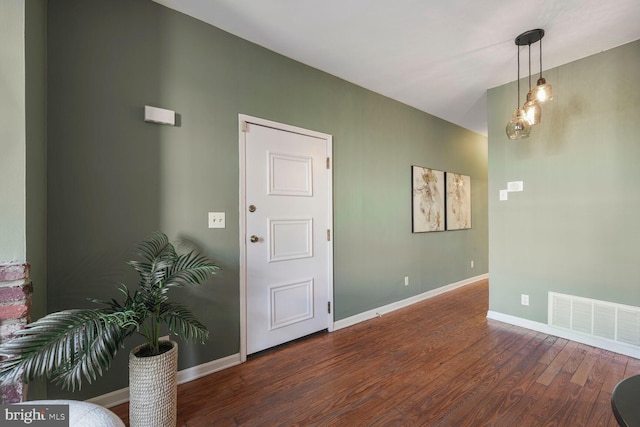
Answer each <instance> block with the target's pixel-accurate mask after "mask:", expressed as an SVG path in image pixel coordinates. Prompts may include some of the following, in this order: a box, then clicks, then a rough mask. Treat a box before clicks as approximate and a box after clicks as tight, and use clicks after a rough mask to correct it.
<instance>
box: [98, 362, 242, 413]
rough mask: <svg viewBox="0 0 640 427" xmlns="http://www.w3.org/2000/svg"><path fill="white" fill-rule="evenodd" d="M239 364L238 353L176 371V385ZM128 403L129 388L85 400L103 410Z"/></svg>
mask: <svg viewBox="0 0 640 427" xmlns="http://www.w3.org/2000/svg"><path fill="white" fill-rule="evenodd" d="M240 363H241V362H240V353H237V354H232V355H231V356H227V357H223V358H222V359H216V360H212V361H211V362H207V363H203V364H201V365H197V366H193V367H191V368H187V369H183V370H182V371H178V384H183V383H187V382H189V381H193V380H195V379H198V378H200V377H204V376H205V375H209V374H213V373H214V372H218V371H221V370H223V369H227V368H230V367H232V366H235V365H239V364H240ZM128 401H129V387H126V388H122V389H120V390H115V391H112V392H110V393H107V394H103V395H101V396H96V397H94V398H91V399H88V400H87V402H90V403H95V404H96V405H100V406H104V407H105V408H111V407H113V406H117V405H120V404H122V403H126V402H128Z"/></svg>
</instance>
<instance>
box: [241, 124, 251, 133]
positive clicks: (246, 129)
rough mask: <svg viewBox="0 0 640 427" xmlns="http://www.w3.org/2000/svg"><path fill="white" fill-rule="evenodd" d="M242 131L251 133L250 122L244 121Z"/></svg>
mask: <svg viewBox="0 0 640 427" xmlns="http://www.w3.org/2000/svg"><path fill="white" fill-rule="evenodd" d="M242 132H246V133H249V123H247V122H242Z"/></svg>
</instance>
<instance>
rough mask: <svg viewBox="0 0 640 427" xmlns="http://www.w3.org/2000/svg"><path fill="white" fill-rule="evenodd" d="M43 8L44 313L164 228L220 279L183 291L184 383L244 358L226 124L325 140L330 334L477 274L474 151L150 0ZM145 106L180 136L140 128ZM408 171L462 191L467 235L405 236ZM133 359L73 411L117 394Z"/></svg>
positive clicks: (483, 256)
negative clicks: (435, 174) (196, 321)
mask: <svg viewBox="0 0 640 427" xmlns="http://www.w3.org/2000/svg"><path fill="white" fill-rule="evenodd" d="M48 8H49V15H48V40H47V41H48V54H49V55H48V82H47V83H48V117H47V118H48V133H47V136H48V141H47V144H48V170H47V174H48V206H47V207H48V212H47V219H48V230H49V233H48V249H47V255H48V279H49V281H48V283H49V294H48V302H49V309H50V310H58V309H62V308H69V307H78V306H81V305H86V304H87V303H86V301H85V297H87V296H93V297H97V298H107V297H110V296H113V295H114V292H115V283H117V282H118V281H126V282H128V283H132V284H134V283H135V276H134V275H132V274H131V273H130V272H129V271H128V269H127V267H126V266H125V264H124V262H125V260H126V259H128V256H129V252H130V250H131V248H132V247H133V246H134V245H135V244H136V243H137V242H139V241H140V240H141V239H143V238H144V237H145V236H146V235H148V234H149V233H151V232H152V231H153V230H156V229H161V230H163V231H165V232H167V234H168V235H169V236H170V237H171V238H188V239H190V240H193V241H195V242H196V243H197V244H199V245H200V246H201V248H202V249H203V251H204V252H206V253H207V254H209V255H210V256H211V257H212V258H214V259H215V260H216V261H217V262H218V263H219V264H220V265H221V266H222V267H223V269H224V270H223V273H222V274H221V275H219V276H218V277H216V278H214V279H213V280H211V281H210V283H207V284H206V285H205V286H204V287H202V288H199V289H195V290H190V291H188V292H184V293H182V294H181V295H182V296H181V297H180V299H181V300H182V301H184V302H187V303H188V304H189V305H191V306H192V308H193V310H194V311H195V312H196V314H197V315H198V317H199V318H201V320H202V321H203V322H204V323H205V324H206V325H207V326H208V327H209V329H210V330H211V338H210V340H209V342H208V343H207V344H206V345H187V344H181V348H180V361H179V364H180V369H183V368H186V367H190V366H194V365H197V364H200V363H204V362H207V361H210V360H214V359H217V358H220V357H223V356H227V355H230V354H235V353H237V352H238V351H239V334H240V331H239V292H238V287H239V273H238V268H239V244H238V235H239V230H238V205H239V199H238V174H239V170H238V163H239V160H238V123H237V120H238V113H244V114H249V115H253V116H257V117H262V118H266V119H270V120H275V121H279V122H284V123H288V124H291V125H295V126H300V127H304V128H308V129H312V130H316V131H320V132H325V133H329V134H332V135H333V136H334V145H333V148H334V237H335V240H334V256H335V259H334V263H335V274H334V280H335V318H336V320H340V319H344V318H346V317H349V316H352V315H355V314H358V313H361V312H362V311H365V310H368V309H372V308H376V307H379V306H381V305H384V304H388V303H391V302H395V301H398V300H400V299H403V298H407V297H410V296H413V295H416V294H419V293H422V292H425V291H427V290H431V289H434V288H437V287H440V286H443V285H446V284H449V283H454V282H457V281H460V280H463V279H466V278H469V277H474V276H478V275H481V274H484V273H486V272H487V271H488V255H487V242H488V237H487V233H488V231H487V139H486V138H485V137H483V136H480V135H477V134H474V133H472V132H470V131H466V130H464V129H461V128H459V127H457V126H455V125H453V124H451V123H447V122H444V121H442V120H439V119H436V118H434V117H432V116H429V115H427V114H424V113H422V112H419V111H417V110H415V109H413V108H410V107H408V106H406V105H403V104H400V103H398V102H395V101H392V100H390V99H388V98H385V97H383V96H381V95H377V94H375V93H372V92H370V91H367V90H364V89H362V88H360V87H358V86H355V85H353V84H350V83H347V82H345V81H343V80H340V79H338V78H336V77H334V76H331V75H328V74H326V73H323V72H320V71H317V70H314V69H312V68H309V67H307V66H305V65H302V64H300V63H297V62H295V61H292V60H290V59H287V58H285V57H282V56H280V55H277V54H275V53H273V52H271V51H268V50H266V49H263V48H261V47H259V46H256V45H254V44H252V43H249V42H247V41H244V40H241V39H239V38H237V37H234V36H231V35H229V34H227V33H225V32H223V31H221V30H219V29H216V28H214V27H212V26H210V25H207V24H204V23H202V22H200V21H197V20H194V19H192V18H190V17H187V16H185V15H182V14H180V13H177V12H174V11H171V10H169V9H166V8H164V7H162V6H159V5H157V4H155V3H152V2H151V1H130V0H119V1H112V0H110V1H86V0H75V1H68V0H56V1H55V2H49V4H48ZM145 104H148V105H155V106H159V107H164V108H170V109H173V110H175V111H176V112H177V113H178V114H179V115H180V119H179V122H180V125H179V126H176V127H166V126H158V125H152V124H148V123H145V122H144V121H143V107H144V105H145ZM412 164H418V165H422V166H430V167H434V168H438V169H442V170H448V171H453V172H460V173H464V174H467V175H470V176H471V177H472V186H473V200H472V203H473V213H472V214H473V229H472V230H467V231H455V232H444V233H426V234H412V233H411V212H410V205H411V190H410V185H411V177H410V166H411V165H412ZM208 211H225V212H226V213H227V228H226V229H223V230H209V229H207V228H206V224H207V221H206V218H207V214H206V213H207V212H208ZM471 260H474V261H475V268H474V269H471V268H470V261H471ZM405 275H408V276H410V281H411V285H410V286H408V287H405V286H404V284H403V278H404V276H405ZM425 315H428V313H426V314H425ZM127 352H128V350H124V351H123V354H122V355H120V356H119V358H118V360H117V361H116V363H115V365H114V366H113V367H112V371H111V372H110V373H109V375H108V376H107V377H106V378H102V379H101V380H100V381H98V382H97V383H96V384H94V385H90V386H86V387H84V386H83V389H82V392H81V393H76V394H75V395H74V398H82V397H90V396H96V395H99V394H103V393H106V392H109V391H112V390H115V389H119V388H122V387H126V386H127V368H126V366H127V360H126V353H127ZM66 395H67V394H66V393H62V392H60V391H58V390H57V389H55V388H50V396H49V397H56V396H57V397H61V396H66Z"/></svg>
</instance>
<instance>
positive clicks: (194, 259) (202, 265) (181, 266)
mask: <svg viewBox="0 0 640 427" xmlns="http://www.w3.org/2000/svg"><path fill="white" fill-rule="evenodd" d="M219 269H220V268H219V267H218V266H217V265H215V264H213V263H212V262H211V261H210V260H209V259H208V258H206V257H204V256H202V255H198V254H196V253H195V252H193V251H192V252H189V253H186V254H183V255H180V256H179V257H178V258H177V259H176V260H175V262H174V263H173V264H172V265H171V267H169V269H168V275H167V276H168V277H167V279H166V281H165V286H185V285H198V284H200V283H202V282H204V281H205V280H207V279H208V278H209V277H210V276H211V275H213V274H215V273H216V272H217V271H218V270H219Z"/></svg>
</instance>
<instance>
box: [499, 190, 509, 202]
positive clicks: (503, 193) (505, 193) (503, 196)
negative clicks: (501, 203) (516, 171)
mask: <svg viewBox="0 0 640 427" xmlns="http://www.w3.org/2000/svg"><path fill="white" fill-rule="evenodd" d="M500 200H509V192H508V191H507V190H500Z"/></svg>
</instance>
